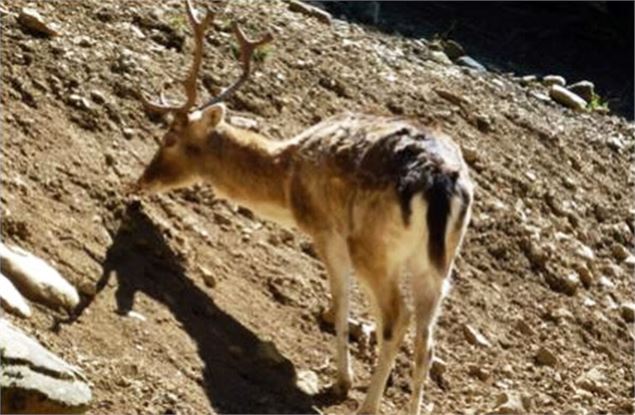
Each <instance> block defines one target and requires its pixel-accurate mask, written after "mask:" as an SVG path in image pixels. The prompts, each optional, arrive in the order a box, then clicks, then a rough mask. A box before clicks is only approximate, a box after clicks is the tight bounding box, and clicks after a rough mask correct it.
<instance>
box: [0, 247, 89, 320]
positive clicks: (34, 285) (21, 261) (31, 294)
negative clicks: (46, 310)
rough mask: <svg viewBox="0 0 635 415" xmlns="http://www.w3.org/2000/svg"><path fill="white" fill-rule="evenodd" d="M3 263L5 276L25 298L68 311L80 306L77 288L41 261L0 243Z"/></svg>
mask: <svg viewBox="0 0 635 415" xmlns="http://www.w3.org/2000/svg"><path fill="white" fill-rule="evenodd" d="M0 260H1V261H2V270H3V272H4V273H5V275H6V276H7V277H8V278H9V279H10V280H11V282H13V284H15V286H16V288H18V290H20V292H21V293H22V294H23V295H24V296H25V297H27V298H29V299H31V300H33V301H40V302H43V303H45V304H46V305H49V306H52V307H63V308H65V309H67V310H71V309H73V308H75V306H77V304H79V294H77V290H76V289H75V287H73V286H72V285H71V284H70V283H69V282H68V281H66V280H65V279H64V277H62V276H61V275H60V273H59V272H57V270H56V269H55V268H53V267H51V266H50V265H49V264H47V263H46V262H45V261H44V260H42V259H41V258H38V257H36V256H35V255H33V254H31V253H29V252H27V251H25V250H23V249H20V248H17V247H8V246H6V245H4V244H3V243H0Z"/></svg>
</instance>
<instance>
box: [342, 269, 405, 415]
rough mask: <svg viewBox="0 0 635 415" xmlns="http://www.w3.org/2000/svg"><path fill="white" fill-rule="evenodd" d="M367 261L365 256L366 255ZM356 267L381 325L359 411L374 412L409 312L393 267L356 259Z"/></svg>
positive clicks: (401, 339)
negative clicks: (376, 347) (372, 264)
mask: <svg viewBox="0 0 635 415" xmlns="http://www.w3.org/2000/svg"><path fill="white" fill-rule="evenodd" d="M366 260H367V261H368V260H369V259H368V257H367V258H366ZM355 268H356V270H357V271H358V272H359V274H360V277H361V278H362V280H363V281H364V283H365V284H366V285H367V288H368V291H369V292H370V294H371V295H372V296H373V301H374V304H375V306H376V309H377V316H376V318H377V322H378V323H379V324H378V327H379V328H380V331H379V333H378V334H379V335H380V336H381V338H382V341H381V342H380V346H379V347H380V349H379V358H378V360H377V365H376V367H375V370H374V372H373V375H372V378H371V382H370V386H369V388H368V392H367V394H366V399H365V400H364V402H363V404H362V406H361V407H360V410H359V413H361V414H376V413H378V412H379V405H380V403H381V398H382V395H383V392H384V389H385V387H386V381H387V380H388V375H389V374H390V371H391V370H392V367H393V365H394V362H395V357H396V355H397V352H398V351H399V346H401V343H402V342H403V338H404V335H405V334H406V329H407V328H408V322H409V320H410V312H409V310H408V309H407V307H406V305H405V302H404V299H403V297H402V295H401V291H400V289H399V278H398V273H397V272H396V270H390V271H389V270H388V269H386V268H385V267H379V268H373V267H366V266H364V264H357V263H355Z"/></svg>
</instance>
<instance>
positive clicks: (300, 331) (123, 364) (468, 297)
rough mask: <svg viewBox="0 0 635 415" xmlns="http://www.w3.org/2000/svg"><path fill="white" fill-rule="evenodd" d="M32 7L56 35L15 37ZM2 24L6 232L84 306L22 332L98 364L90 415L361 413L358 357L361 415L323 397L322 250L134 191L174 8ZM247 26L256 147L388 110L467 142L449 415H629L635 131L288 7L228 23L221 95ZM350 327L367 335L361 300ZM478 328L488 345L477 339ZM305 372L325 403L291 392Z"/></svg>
mask: <svg viewBox="0 0 635 415" xmlns="http://www.w3.org/2000/svg"><path fill="white" fill-rule="evenodd" d="M25 5H31V6H33V7H35V8H36V9H37V10H39V12H40V13H41V14H42V15H43V16H44V17H45V19H46V20H47V21H49V22H51V23H55V24H58V25H59V31H60V35H59V36H57V37H53V38H46V37H41V36H38V35H35V34H34V33H31V32H29V31H26V30H24V29H22V28H21V27H20V25H19V24H18V23H17V22H16V19H15V16H14V13H17V12H19V10H20V8H21V7H23V6H25ZM2 7H3V11H2V108H3V111H2V123H3V140H2V166H1V171H2V178H1V179H2V193H1V195H0V199H1V202H2V228H1V232H2V237H3V239H4V240H5V241H8V242H11V243H15V244H19V245H21V246H23V247H25V248H27V249H29V250H31V251H32V252H34V253H36V254H38V255H40V256H42V257H44V258H47V259H48V260H50V261H51V262H52V263H53V264H55V265H56V266H57V267H58V268H59V270H60V271H61V272H62V273H63V274H64V275H65V276H67V277H68V279H69V280H71V281H72V282H73V283H74V284H75V285H76V286H78V287H79V288H80V290H81V293H82V298H83V303H82V308H81V310H79V311H80V313H79V316H78V317H77V318H76V319H68V318H66V317H67V316H65V315H63V314H61V313H58V312H54V311H51V310H47V309H44V308H38V309H37V310H36V311H35V315H34V317H33V318H32V319H31V320H28V321H16V320H14V322H15V323H16V324H18V325H19V326H21V327H22V328H24V329H25V330H26V331H27V332H29V333H32V334H33V335H34V336H35V337H36V338H38V339H40V340H41V341H42V342H43V343H44V344H45V345H46V346H48V347H49V348H50V349H51V350H53V351H54V352H57V353H59V354H60V355H61V356H63V357H64V358H65V359H67V360H68V361H69V362H71V363H73V364H77V365H78V366H80V367H81V368H83V370H84V372H85V374H86V375H87V377H88V379H90V382H91V385H92V387H93V395H94V402H93V406H92V408H91V409H90V413H92V414H110V413H143V414H148V413H180V414H189V413H192V414H193V413H206V412H214V413H291V412H292V413H317V412H320V411H322V412H325V413H347V412H351V411H353V410H354V409H355V408H356V405H357V403H356V402H357V401H359V400H361V398H362V397H363V395H364V392H365V385H367V383H368V378H369V375H370V374H369V371H370V367H371V366H370V365H371V363H372V361H373V359H374V352H373V351H372V348H371V349H370V350H369V348H368V347H367V345H366V344H365V342H364V338H361V339H358V340H354V341H353V342H352V344H353V355H354V368H355V371H356V374H357V379H356V382H355V387H354V389H353V390H352V392H351V394H350V397H349V399H347V400H344V401H340V400H337V399H335V398H334V397H332V396H331V395H330V394H329V393H328V390H327V389H326V386H328V384H329V383H330V382H331V380H332V379H333V375H334V372H335V370H334V365H333V361H332V347H331V345H332V340H333V334H332V331H330V329H329V328H328V327H325V326H324V324H322V323H320V319H319V314H320V311H321V310H322V309H323V308H324V307H325V305H326V304H327V298H328V297H327V296H328V292H327V290H326V287H327V283H326V279H325V274H324V270H323V268H322V266H321V265H320V263H319V262H318V261H317V260H316V259H315V256H314V253H313V251H312V248H311V245H310V243H309V242H308V240H307V239H306V238H305V237H303V236H302V235H299V234H296V233H291V232H289V231H285V230H282V229H281V228H279V227H277V226H275V225H273V224H271V223H267V222H262V221H260V220H258V219H257V218H254V217H253V215H252V214H251V212H249V211H247V210H244V209H239V208H237V207H235V206H234V205H232V204H230V203H227V202H224V201H220V200H217V199H215V198H214V196H213V190H212V189H211V188H208V187H196V188H193V189H189V190H186V191H179V192H174V193H171V194H166V195H160V196H154V197H149V198H145V199H141V200H128V199H126V198H125V197H124V196H123V187H124V185H125V184H126V183H128V182H129V181H131V180H133V179H134V178H135V177H136V176H137V175H138V174H139V173H140V171H141V169H142V167H143V162H144V161H146V160H149V158H150V157H151V155H152V153H153V152H154V151H155V149H156V140H157V139H158V138H159V137H160V136H161V132H162V130H163V124H162V122H161V121H160V120H151V119H150V118H148V117H147V116H146V114H145V113H144V111H143V110H142V108H141V106H140V104H139V101H138V96H139V95H138V94H139V91H140V90H141V89H144V90H146V91H153V93H156V91H157V90H158V89H159V88H160V87H161V86H162V85H163V84H164V83H165V82H166V80H169V79H177V78H179V77H180V76H182V74H183V70H184V65H186V64H187V62H189V47H190V42H189V34H188V29H187V24H186V20H185V18H184V14H183V11H182V4H181V2H180V1H175V0H171V1H165V2H160V3H159V2H149V1H146V2H138V1H114V0H84V1H82V2H71V1H60V2H49V1H43V0H41V1H32V2H26V1H23V0H16V1H12V2H9V3H5V4H4V5H3V6H2ZM234 18H235V19H238V20H239V21H241V22H244V24H245V26H246V27H247V28H248V30H249V32H250V33H252V34H256V33H257V32H259V31H261V30H264V28H265V27H269V28H271V30H272V32H273V33H274V34H275V36H276V40H275V43H274V45H273V47H272V48H270V49H269V50H268V51H267V52H266V53H265V54H264V61H263V62H261V63H260V64H259V66H258V71H257V72H256V73H255V75H254V76H253V79H252V81H251V82H250V83H248V84H247V85H246V86H245V87H244V88H243V89H242V91H241V92H239V93H238V94H237V95H236V96H235V97H234V98H232V99H231V100H230V101H229V102H228V105H229V108H230V109H231V110H232V114H233V115H240V116H242V117H247V118H249V119H252V120H255V121H256V125H255V127H254V128H255V129H257V130H259V131H261V132H263V133H266V134H268V135H270V136H271V137H273V138H281V137H290V136H292V135H293V134H296V133H298V132H300V131H301V130H302V129H303V128H306V127H309V126H310V125H311V124H313V123H315V122H317V121H319V120H321V119H322V118H324V117H327V116H329V115H332V114H336V113H338V112H340V111H342V110H359V111H369V112H381V113H387V112H388V113H395V114H406V115H410V116H415V117H418V118H420V119H423V120H424V121H427V122H433V121H436V122H439V123H440V125H441V126H442V127H443V128H444V129H446V130H447V131H449V132H450V133H451V134H452V135H453V136H454V137H455V139H456V140H457V141H458V142H459V143H460V144H461V146H462V147H463V149H464V152H465V155H466V158H467V159H468V161H469V164H470V166H471V169H472V174H473V177H474V180H475V182H476V183H477V191H476V201H475V212H474V219H473V223H472V225H471V228H470V231H469V233H468V236H467V239H466V241H465V245H464V249H463V251H462V254H461V257H460V259H459V260H458V264H457V269H456V272H455V273H454V275H453V276H452V279H453V287H454V288H453V291H452V292H451V294H450V295H449V297H448V298H447V299H446V300H445V302H444V304H443V310H442V315H441V317H440V320H439V324H438V330H437V338H438V346H437V353H436V354H437V356H438V357H439V358H440V359H442V360H443V361H444V362H445V365H440V364H437V366H435V368H436V369H437V371H436V376H435V377H434V379H433V380H430V381H428V383H427V388H426V395H425V403H426V405H429V407H430V408H431V409H432V411H433V412H434V413H439V414H445V413H483V412H488V411H494V410H495V408H497V406H498V405H499V402H500V400H501V399H503V398H502V396H504V395H505V394H506V395H507V396H508V397H509V398H511V399H512V400H513V399H514V398H519V400H520V403H519V404H518V405H520V406H519V407H517V408H516V409H518V410H520V411H521V412H522V411H524V412H533V413H554V414H556V413H558V414H560V413H570V414H587V413H612V414H617V413H632V412H633V396H634V395H633V344H634V343H633V339H634V330H633V325H632V314H629V310H632V309H630V308H629V305H628V303H631V302H632V301H633V288H634V283H633V279H632V272H633V266H634V260H633V259H634V258H633V256H632V253H631V252H630V250H631V249H632V243H633V231H634V221H633V216H634V213H635V211H634V209H633V199H632V196H633V195H632V186H633V172H634V171H633V158H634V154H635V139H634V132H635V127H634V125H633V124H632V123H628V122H626V121H625V120H623V119H621V118H619V117H616V116H612V115H602V114H598V113H590V112H584V113H576V112H573V111H571V110H568V109H565V108H564V107H562V106H560V105H558V104H555V103H553V102H550V101H548V100H545V99H544V96H543V95H541V94H544V93H545V89H544V87H543V86H541V85H540V84H532V85H530V86H522V85H521V84H520V83H519V82H518V80H517V79H515V78H514V77H513V76H512V75H511V74H494V73H476V72H471V71H469V70H467V69H464V68H461V67H458V66H455V65H453V64H443V63H437V62H436V61H434V60H432V59H430V57H431V55H430V50H429V49H428V48H427V47H426V45H425V44H424V43H423V42H421V41H415V40H411V39H405V38H401V37H397V36H390V35H387V34H383V33H379V32H374V31H372V30H370V29H366V28H363V27H361V26H358V25H354V24H348V23H346V22H342V21H339V20H335V21H334V22H333V25H332V26H328V25H325V24H323V23H321V22H319V21H318V20H316V19H314V18H311V17H307V16H304V15H302V14H297V13H293V12H290V11H289V10H288V7H287V4H286V3H283V2H280V1H272V2H266V3H265V2H248V3H246V2H239V3H231V4H230V5H229V6H228V7H227V8H226V10H225V14H223V15H222V16H220V18H219V19H217V20H218V21H217V23H216V26H215V27H216V31H215V32H214V33H210V34H209V36H208V42H207V50H206V57H205V62H204V70H203V76H202V85H203V86H202V89H204V90H205V91H206V92H205V93H206V94H207V93H213V92H216V91H218V89H219V88H220V87H222V86H224V85H227V84H228V83H229V82H231V80H233V79H234V78H235V77H236V76H237V73H238V69H237V67H236V64H235V60H234V58H233V55H232V52H231V51H232V49H231V36H230V32H229V29H228V22H229V21H230V19H234ZM243 122H244V121H243ZM354 315H355V316H356V317H357V318H361V319H362V320H367V319H368V315H367V312H366V308H365V305H364V302H363V299H362V298H361V296H360V295H359V294H358V293H357V292H356V294H355V302H354ZM7 318H9V319H12V318H11V317H10V316H7ZM629 320H630V321H629ZM468 326H469V327H468ZM470 328H471V329H473V330H476V331H478V332H480V333H481V334H482V335H483V336H484V338H485V339H486V340H487V341H486V343H487V344H472V342H470V341H469V340H470V336H467V335H466V332H467V331H469V329H470ZM411 356H412V347H411V345H410V343H409V342H408V344H407V345H406V346H404V348H403V353H402V354H401V355H400V357H399V358H398V362H397V367H396V370H395V371H394V373H393V376H392V378H391V380H390V383H389V386H388V388H387V391H386V399H385V400H384V404H383V406H382V408H383V411H384V412H385V413H394V412H395V411H396V410H397V409H398V408H401V407H403V406H404V404H405V402H406V401H407V398H408V396H409V392H410V391H409V383H408V379H409V373H410V361H411ZM443 369H444V370H443ZM306 370H312V371H314V372H315V373H316V374H317V375H318V378H319V382H320V385H321V386H322V388H323V390H324V391H323V392H321V393H319V394H318V395H315V396H310V395H308V394H307V393H305V392H304V391H302V390H301V389H299V388H298V387H297V386H296V383H295V380H294V378H295V374H296V373H301V372H303V371H306ZM500 409H501V408H499V410H500Z"/></svg>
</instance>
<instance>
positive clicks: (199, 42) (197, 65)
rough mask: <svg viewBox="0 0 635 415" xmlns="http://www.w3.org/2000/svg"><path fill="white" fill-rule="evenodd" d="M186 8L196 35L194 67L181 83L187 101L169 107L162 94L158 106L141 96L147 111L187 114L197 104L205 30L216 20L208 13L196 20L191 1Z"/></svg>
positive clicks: (186, 0) (187, 1) (187, 2)
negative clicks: (197, 84)
mask: <svg viewBox="0 0 635 415" xmlns="http://www.w3.org/2000/svg"><path fill="white" fill-rule="evenodd" d="M185 6H186V10H187V17H188V21H189V22H190V26H191V27H192V32H193V35H194V52H193V55H194V56H193V59H192V65H191V66H190V69H189V71H188V74H187V77H186V78H185V79H184V80H183V81H181V83H182V84H183V88H184V90H185V96H186V100H185V102H184V103H183V104H181V105H169V104H166V103H165V100H164V98H163V93H162V94H161V103H160V104H156V103H154V102H150V101H149V100H148V99H147V98H146V97H145V96H144V95H143V94H142V95H141V101H142V103H143V106H144V107H145V108H146V110H148V111H151V112H155V113H160V114H165V113H168V112H178V113H187V112H188V111H189V109H190V108H192V107H193V106H194V105H195V104H196V80H197V78H198V73H199V71H200V69H201V62H202V60H203V43H204V40H205V30H206V29H207V27H208V26H209V25H210V24H211V23H212V21H213V20H214V13H212V12H210V11H207V12H206V13H205V17H204V18H203V20H198V19H197V18H196V10H194V7H193V6H192V2H191V0H185Z"/></svg>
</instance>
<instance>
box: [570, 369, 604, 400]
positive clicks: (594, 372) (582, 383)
mask: <svg viewBox="0 0 635 415" xmlns="http://www.w3.org/2000/svg"><path fill="white" fill-rule="evenodd" d="M601 369H602V368H601V367H599V366H596V367H594V368H592V369H591V370H589V371H587V372H586V373H584V374H582V375H581V376H579V377H578V379H576V381H575V383H576V385H577V386H578V387H580V388H582V389H585V390H587V391H589V392H594V393H599V394H603V395H604V394H606V393H607V392H608V391H607V389H606V386H605V385H604V383H605V381H606V376H605V375H604V373H602V370H601Z"/></svg>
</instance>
